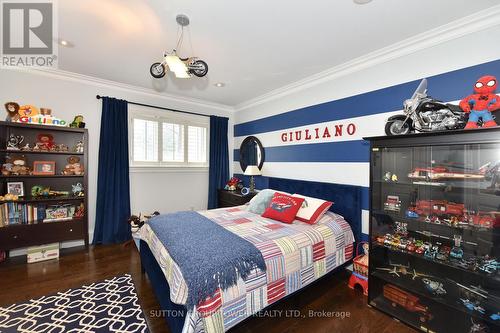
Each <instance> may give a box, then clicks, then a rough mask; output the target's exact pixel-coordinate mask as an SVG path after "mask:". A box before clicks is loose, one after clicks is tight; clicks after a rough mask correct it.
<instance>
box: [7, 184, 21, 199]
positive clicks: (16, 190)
mask: <svg viewBox="0 0 500 333" xmlns="http://www.w3.org/2000/svg"><path fill="white" fill-rule="evenodd" d="M7 193H9V194H14V195H17V196H19V197H24V183H23V182H7Z"/></svg>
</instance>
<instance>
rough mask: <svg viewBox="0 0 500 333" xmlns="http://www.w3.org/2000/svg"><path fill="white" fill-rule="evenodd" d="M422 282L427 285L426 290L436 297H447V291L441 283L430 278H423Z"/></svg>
mask: <svg viewBox="0 0 500 333" xmlns="http://www.w3.org/2000/svg"><path fill="white" fill-rule="evenodd" d="M422 282H423V283H424V284H425V289H427V291H428V292H430V293H431V294H433V295H435V296H441V295H446V290H445V289H444V286H443V284H442V283H441V282H438V281H433V280H430V279H428V278H423V279H422Z"/></svg>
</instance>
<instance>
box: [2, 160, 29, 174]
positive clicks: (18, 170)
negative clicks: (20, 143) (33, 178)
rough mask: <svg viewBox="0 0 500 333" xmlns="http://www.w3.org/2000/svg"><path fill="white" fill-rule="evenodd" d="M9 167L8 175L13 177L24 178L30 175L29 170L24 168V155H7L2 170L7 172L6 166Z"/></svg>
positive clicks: (26, 167)
mask: <svg viewBox="0 0 500 333" xmlns="http://www.w3.org/2000/svg"><path fill="white" fill-rule="evenodd" d="M6 164H7V165H10V173H9V175H14V176H26V175H29V174H30V171H31V170H30V168H29V167H28V166H26V156H24V155H8V156H7V157H6V160H5V164H4V168H5V169H6V170H8V168H9V167H8V166H6ZM2 174H4V175H7V174H6V173H4V169H2Z"/></svg>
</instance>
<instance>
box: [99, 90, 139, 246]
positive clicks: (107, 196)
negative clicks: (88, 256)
mask: <svg viewBox="0 0 500 333" xmlns="http://www.w3.org/2000/svg"><path fill="white" fill-rule="evenodd" d="M127 109H128V103H127V101H124V100H120V99H115V98H110V97H103V98H102V114H101V136H100V142H99V167H98V178H97V204H96V219H95V228H94V240H93V244H112V243H121V242H124V241H126V240H129V239H130V238H131V236H132V235H131V231H130V224H129V223H128V222H127V220H128V217H129V216H130V181H129V156H128V115H127V113H128V110H127Z"/></svg>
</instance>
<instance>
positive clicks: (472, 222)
mask: <svg viewBox="0 0 500 333" xmlns="http://www.w3.org/2000/svg"><path fill="white" fill-rule="evenodd" d="M408 210H409V211H410V212H414V213H416V214H418V216H419V217H422V218H425V219H426V221H428V222H432V223H436V224H440V223H443V222H446V223H450V224H453V225H455V226H459V225H462V226H464V225H469V226H476V227H480V228H494V227H499V226H500V212H495V211H493V212H483V211H479V212H473V211H469V210H467V209H466V208H465V205H464V204H461V203H454V202H449V201H446V200H418V201H417V202H416V204H415V205H414V206H413V207H410V208H409V209H408ZM407 215H408V214H407Z"/></svg>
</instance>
